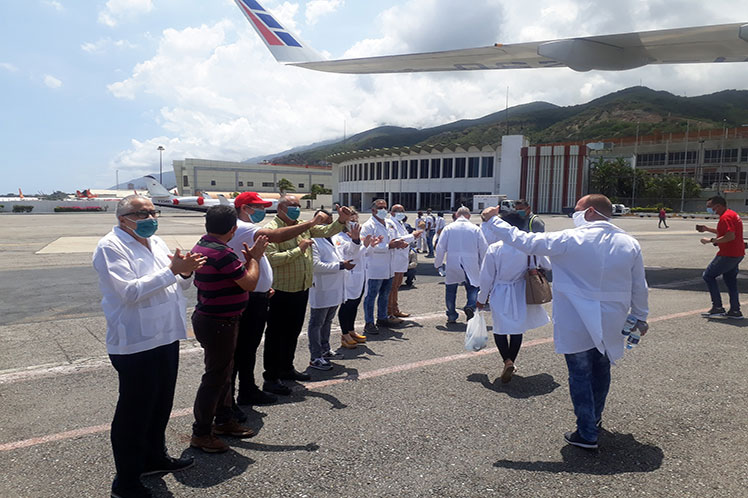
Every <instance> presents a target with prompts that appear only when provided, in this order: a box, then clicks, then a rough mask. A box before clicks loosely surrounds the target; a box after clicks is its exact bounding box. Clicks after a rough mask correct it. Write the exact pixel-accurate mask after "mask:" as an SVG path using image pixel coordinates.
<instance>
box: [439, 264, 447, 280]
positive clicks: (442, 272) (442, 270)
mask: <svg viewBox="0 0 748 498" xmlns="http://www.w3.org/2000/svg"><path fill="white" fill-rule="evenodd" d="M446 274H447V272H446V271H444V266H440V267H439V276H440V277H443V276H444V275H446Z"/></svg>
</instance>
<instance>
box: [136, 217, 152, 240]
mask: <svg viewBox="0 0 748 498" xmlns="http://www.w3.org/2000/svg"><path fill="white" fill-rule="evenodd" d="M156 230H158V220H157V219H156V218H148V219H145V220H138V221H136V222H135V230H133V232H135V234H136V235H137V236H138V237H143V238H144V239H147V238H148V237H150V236H151V235H153V234H154V233H156Z"/></svg>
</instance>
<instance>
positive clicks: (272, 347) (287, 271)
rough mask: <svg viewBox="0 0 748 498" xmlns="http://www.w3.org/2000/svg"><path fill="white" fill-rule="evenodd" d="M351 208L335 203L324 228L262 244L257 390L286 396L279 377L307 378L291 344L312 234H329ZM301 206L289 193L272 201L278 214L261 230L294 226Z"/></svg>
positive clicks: (303, 298)
mask: <svg viewBox="0 0 748 498" xmlns="http://www.w3.org/2000/svg"><path fill="white" fill-rule="evenodd" d="M351 214H352V213H351V210H350V209H348V208H347V207H345V206H344V207H341V208H340V209H339V210H338V220H337V221H336V222H334V223H331V224H330V225H326V226H313V227H310V228H308V229H307V230H305V231H304V232H302V233H301V234H300V235H298V236H296V237H294V238H291V239H289V240H286V241H285V242H274V243H272V244H269V245H268V248H267V251H266V254H267V257H268V260H269V261H270V266H272V268H273V289H275V294H274V295H273V298H272V299H271V300H270V305H269V310H268V320H267V329H266V330H265V354H264V367H265V372H264V373H263V377H264V378H265V382H264V383H263V385H262V390H263V391H268V392H271V393H273V394H281V395H289V394H291V389H290V388H289V387H288V386H286V385H284V384H283V383H281V380H297V381H299V380H309V379H310V378H311V377H310V376H309V374H306V373H302V372H298V371H296V369H295V368H294V365H293V361H294V356H295V355H296V344H297V342H298V339H299V334H300V333H301V327H302V326H303V325H304V316H305V315H306V306H307V302H308V299H309V288H310V287H311V286H312V281H313V278H314V272H313V262H312V249H311V245H312V244H313V242H312V238H314V237H332V236H333V235H335V234H336V233H339V232H341V231H342V230H343V227H345V225H346V223H347V222H348V220H349V219H350V217H351ZM300 215H301V206H300V204H299V200H298V198H297V197H296V196H294V195H286V196H284V197H283V198H281V200H280V201H279V202H278V215H277V216H276V217H275V219H273V220H272V221H271V222H270V223H268V224H267V225H266V226H265V228H266V229H267V230H279V229H283V228H286V227H291V226H295V225H298V224H299V216H300Z"/></svg>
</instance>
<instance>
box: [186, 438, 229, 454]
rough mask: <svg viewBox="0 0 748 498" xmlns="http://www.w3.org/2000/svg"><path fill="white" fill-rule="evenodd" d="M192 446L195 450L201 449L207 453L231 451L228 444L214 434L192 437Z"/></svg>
mask: <svg viewBox="0 0 748 498" xmlns="http://www.w3.org/2000/svg"><path fill="white" fill-rule="evenodd" d="M190 446H192V447H193V448H199V449H201V450H203V451H204V452H206V453H223V452H224V451H228V449H229V445H228V444H226V443H224V442H223V441H221V440H220V439H218V438H217V437H215V436H214V435H213V434H206V435H204V436H192V437H191V438H190Z"/></svg>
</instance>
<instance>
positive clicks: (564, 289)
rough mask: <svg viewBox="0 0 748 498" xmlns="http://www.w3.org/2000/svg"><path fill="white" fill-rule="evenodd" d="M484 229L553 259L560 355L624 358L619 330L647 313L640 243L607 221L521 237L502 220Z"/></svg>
mask: <svg viewBox="0 0 748 498" xmlns="http://www.w3.org/2000/svg"><path fill="white" fill-rule="evenodd" d="M484 225H487V227H486V228H487V229H489V230H491V231H493V233H494V234H495V235H496V236H497V237H498V238H500V239H502V240H503V241H504V243H505V244H508V245H511V246H513V247H516V248H517V249H520V250H522V251H523V252H525V253H529V254H537V255H545V256H548V257H549V258H550V260H551V264H553V324H554V327H553V341H554V343H555V345H556V352H557V353H562V354H571V353H579V352H582V351H587V350H588V349H592V348H597V349H598V351H600V352H601V353H604V354H607V355H608V358H609V359H610V360H611V361H612V362H615V361H616V360H617V359H619V358H621V357H622V356H623V335H622V334H621V329H622V328H623V324H624V322H625V321H626V316H627V315H628V313H629V310H631V314H632V315H634V316H635V317H636V318H637V319H639V320H646V319H647V314H648V313H649V308H648V304H647V297H648V289H647V281H646V279H645V275H644V263H643V261H642V252H641V247H639V243H638V242H637V241H636V239H634V238H633V237H631V236H630V235H628V234H627V233H626V232H624V231H623V230H621V229H620V228H618V227H617V226H615V225H613V224H611V223H608V222H607V221H594V222H591V223H587V224H586V225H583V226H581V227H578V228H574V229H569V230H563V231H561V232H546V233H526V232H522V231H521V230H518V229H516V228H514V227H512V226H511V225H509V224H508V223H506V222H504V221H502V220H501V219H500V218H498V217H494V218H492V219H490V220H488V221H487V222H486V223H484Z"/></svg>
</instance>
